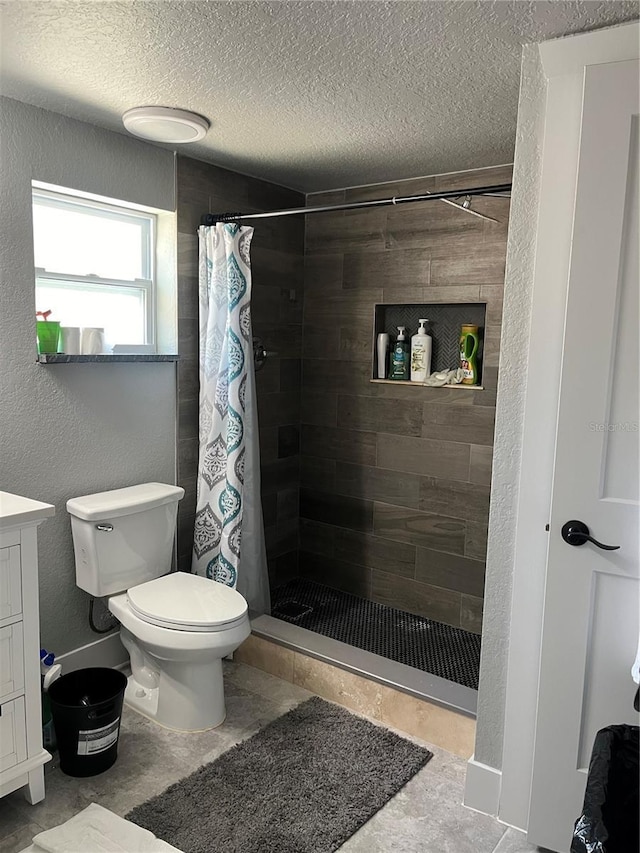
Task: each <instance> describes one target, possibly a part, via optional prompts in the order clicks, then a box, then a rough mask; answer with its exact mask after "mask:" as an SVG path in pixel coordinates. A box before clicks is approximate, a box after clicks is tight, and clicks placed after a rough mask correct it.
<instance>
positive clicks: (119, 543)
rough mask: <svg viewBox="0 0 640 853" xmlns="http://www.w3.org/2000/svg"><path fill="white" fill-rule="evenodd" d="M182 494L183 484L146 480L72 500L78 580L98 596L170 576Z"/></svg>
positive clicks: (113, 593) (71, 510) (71, 513)
mask: <svg viewBox="0 0 640 853" xmlns="http://www.w3.org/2000/svg"><path fill="white" fill-rule="evenodd" d="M183 496H184V489H182V488H180V487H179V486H169V485H165V484H164V483H143V484H142V485H139V486H129V487H128V488H125V489H113V490H112V491H109V492H99V493H98V494H95V495H85V496H83V497H79V498H71V500H68V501H67V512H68V513H69V514H70V516H71V532H72V535H73V548H74V551H75V558H76V584H77V585H78V586H79V587H80V588H81V589H84V590H85V591H86V592H88V593H89V594H90V595H93V596H96V597H99V596H104V595H115V594H116V593H119V592H124V591H125V590H127V589H129V588H130V587H132V586H136V585H137V584H140V583H144V582H145V581H149V580H153V579H154V578H158V577H160V576H161V575H166V574H167V573H168V572H169V571H170V570H171V557H172V553H173V538H174V535H175V530H176V516H177V513H178V501H180V500H181V499H182V497H183Z"/></svg>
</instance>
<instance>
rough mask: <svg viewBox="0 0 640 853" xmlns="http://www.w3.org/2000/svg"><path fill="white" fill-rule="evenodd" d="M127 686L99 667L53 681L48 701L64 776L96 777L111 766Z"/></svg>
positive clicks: (122, 677) (120, 677)
mask: <svg viewBox="0 0 640 853" xmlns="http://www.w3.org/2000/svg"><path fill="white" fill-rule="evenodd" d="M126 686H127V678H126V676H125V675H123V674H122V673H121V672H118V670H117V669H106V668H102V667H94V668H91V669H78V670H76V671H75V672H70V673H69V674H68V675H63V676H62V677H61V678H59V679H58V680H57V681H54V682H53V684H52V685H51V687H50V688H49V700H50V703H51V714H52V716H53V725H54V727H55V730H56V737H57V740H58V752H59V754H60V769H61V770H62V772H63V773H66V774H67V775H68V776H95V775H96V774H98V773H102V772H103V771H105V770H108V769H109V767H111V765H112V764H114V762H115V760H116V758H117V757H118V735H119V734H120V715H121V714H122V701H123V699H124V689H125V687H126Z"/></svg>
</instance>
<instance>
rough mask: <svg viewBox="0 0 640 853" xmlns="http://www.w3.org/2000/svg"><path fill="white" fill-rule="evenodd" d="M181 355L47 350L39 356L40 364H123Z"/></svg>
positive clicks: (169, 359) (173, 357) (174, 359)
mask: <svg viewBox="0 0 640 853" xmlns="http://www.w3.org/2000/svg"><path fill="white" fill-rule="evenodd" d="M179 358H180V356H179V355H164V354H163V353H159V354H155V353H154V354H148V353H147V354H144V355H141V354H135V353H130V354H126V353H123V354H118V355H113V354H112V353H105V354H102V355H67V354H66V353H63V352H47V353H41V354H40V355H39V356H38V360H37V363H38V364H121V363H123V362H131V361H137V362H142V361H154V362H158V361H178V359H179Z"/></svg>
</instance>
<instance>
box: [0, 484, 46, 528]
mask: <svg viewBox="0 0 640 853" xmlns="http://www.w3.org/2000/svg"><path fill="white" fill-rule="evenodd" d="M55 512H56V508H55V507H54V506H53V505H52V504H45V503H42V501H33V500H31V499H30V498H23V497H22V496H21V495H12V494H10V493H9V492H0V530H4V529H6V528H7V527H17V526H18V525H20V524H30V523H32V522H36V521H40V520H42V519H44V518H49V517H50V516H52V515H55Z"/></svg>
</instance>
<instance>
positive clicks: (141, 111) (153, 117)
mask: <svg viewBox="0 0 640 853" xmlns="http://www.w3.org/2000/svg"><path fill="white" fill-rule="evenodd" d="M122 123H123V124H124V126H125V127H126V129H127V130H128V131H129V133H132V134H133V135H134V136H140V137H142V139H150V140H152V141H153V142H172V143H175V144H182V143H185V142H198V141H199V140H200V139H204V137H205V136H206V134H207V131H208V130H209V127H210V124H209V121H208V120H207V119H206V118H205V117H204V116H201V115H198V113H192V112H189V111H188V110H178V109H174V108H173V107H135V108H134V109H132V110H127V111H126V113H124V115H123V116H122Z"/></svg>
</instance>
